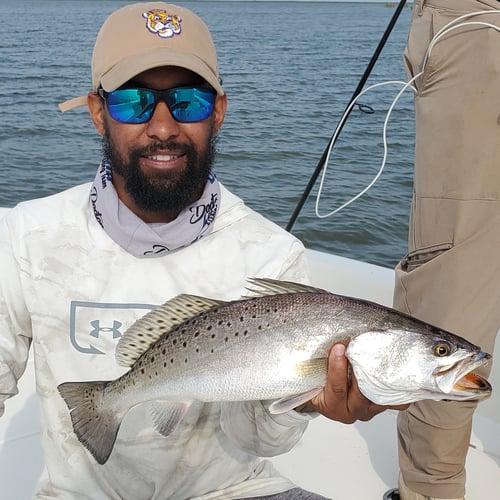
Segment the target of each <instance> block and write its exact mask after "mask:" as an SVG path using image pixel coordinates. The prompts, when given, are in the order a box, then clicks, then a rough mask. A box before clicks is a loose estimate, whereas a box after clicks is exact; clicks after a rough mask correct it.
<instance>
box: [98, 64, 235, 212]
mask: <svg viewBox="0 0 500 500" xmlns="http://www.w3.org/2000/svg"><path fill="white" fill-rule="evenodd" d="M200 83H201V82H200V79H199V77H198V76H197V75H195V74H194V73H192V72H190V71H187V70H184V69H181V68H173V67H162V68H156V69H152V70H149V71H146V72H144V73H141V74H139V75H138V76H137V77H135V78H134V79H133V80H132V81H131V82H129V84H130V85H133V86H136V87H145V88H151V89H157V90H164V89H170V88H174V87H180V86H185V85H192V84H200ZM95 99H98V100H99V101H100V102H97V101H95ZM91 101H93V104H92V105H91V106H90V110H91V115H92V117H93V120H94V123H95V125H96V128H97V129H98V131H99V132H100V133H101V134H102V136H103V149H104V155H105V157H106V158H107V159H108V160H109V161H110V163H111V167H112V170H113V184H114V186H115V189H116V191H117V193H118V196H119V198H120V199H121V200H122V201H123V202H124V203H125V204H126V205H127V206H128V208H130V209H131V210H132V211H133V212H134V213H136V215H138V216H139V217H141V218H142V219H143V220H145V221H146V222H169V221H171V220H173V219H174V218H175V217H177V215H178V214H179V212H180V211H181V210H182V209H183V208H185V207H186V206H187V205H189V204H190V203H192V202H194V201H196V200H197V199H198V198H199V197H200V196H201V194H202V192H203V189H204V187H205V184H206V181H207V178H208V173H209V171H210V168H211V166H212V163H213V159H214V154H215V136H216V134H217V132H218V130H219V128H220V126H221V125H222V121H223V118H224V112H225V104H226V101H225V96H224V97H220V96H217V100H216V103H215V109H214V112H213V113H212V115H211V116H210V117H208V118H207V119H205V120H203V121H200V122H195V123H180V122H177V121H176V120H175V119H174V118H173V117H172V115H171V113H170V111H169V110H168V107H167V105H166V104H165V102H163V101H160V102H158V104H157V106H156V109H155V111H154V113H153V115H152V117H151V119H150V120H149V121H148V122H146V123H141V124H129V123H120V122H118V121H116V120H114V119H113V118H111V116H110V115H109V113H108V111H107V109H106V107H105V106H104V102H103V101H102V99H101V98H99V97H98V96H95V97H93V98H91Z"/></svg>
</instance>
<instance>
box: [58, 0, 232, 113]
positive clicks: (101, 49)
mask: <svg viewBox="0 0 500 500" xmlns="http://www.w3.org/2000/svg"><path fill="white" fill-rule="evenodd" d="M159 66H178V67H181V68H186V69H188V70H190V71H193V72H194V73H196V74H198V75H200V76H201V77H202V78H203V79H204V80H205V81H207V82H208V83H209V84H210V85H211V86H212V87H213V88H214V89H215V90H216V91H217V93H218V94H220V95H224V89H223V88H222V86H221V83H220V78H219V73H218V69H217V53H216V51H215V46H214V43H213V40H212V36H211V35H210V32H209V31H208V28H207V26H206V24H205V23H204V22H203V21H202V20H201V19H200V18H199V17H198V16H197V15H196V14H194V13H193V12H191V11H190V10H188V9H186V8H183V7H178V6H177V5H172V4H167V3H164V2H146V3H136V4H132V5H127V6H126V7H122V8H121V9H118V10H117V11H115V12H114V13H113V14H111V15H110V16H109V17H108V18H107V19H106V21H105V22H104V24H103V25H102V27H101V29H100V31H99V34H98V35H97V39H96V42H95V45H94V51H93V54H92V88H93V90H94V91H97V89H99V87H102V88H103V89H104V90H106V91H107V92H111V91H112V90H116V89H117V88H118V87H120V86H121V85H123V84H124V83H126V82H127V81H129V80H130V79H131V78H133V77H134V76H136V75H138V74H139V73H142V72H143V71H146V70H148V69H152V68H157V67H159ZM86 104H87V96H82V97H76V98H75V99H70V100H69V101H66V102H63V103H61V104H59V108H60V109H61V111H68V110H69V109H73V108H76V107H77V106H84V105H86Z"/></svg>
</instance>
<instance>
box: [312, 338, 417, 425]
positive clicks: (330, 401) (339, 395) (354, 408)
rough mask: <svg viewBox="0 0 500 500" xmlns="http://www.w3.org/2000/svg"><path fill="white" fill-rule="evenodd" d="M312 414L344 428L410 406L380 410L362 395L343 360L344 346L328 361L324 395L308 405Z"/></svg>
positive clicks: (344, 358)
mask: <svg viewBox="0 0 500 500" xmlns="http://www.w3.org/2000/svg"><path fill="white" fill-rule="evenodd" d="M309 405H310V406H311V407H313V408H314V410H315V411H317V412H319V413H321V414H322V415H324V416H325V417H328V418H330V419H332V420H337V421H338V422H343V423H344V424H352V423H353V422H356V420H362V421H368V420H371V419H372V418H373V417H374V416H375V415H378V414H379V413H381V412H383V411H384V410H387V409H393V410H404V409H406V408H408V406H409V405H398V406H381V405H376V404H374V403H372V402H371V401H369V400H368V399H367V398H366V397H365V396H363V394H361V392H360V390H359V388H358V383H357V381H356V378H355V377H354V374H353V373H352V372H350V369H349V361H348V360H347V358H346V357H345V346H344V345H343V344H335V345H334V346H333V347H332V349H331V351H330V356H329V359H328V375H327V380H326V385H325V388H324V389H323V391H321V392H320V393H319V394H318V395H317V396H315V397H314V398H313V399H311V401H310V402H309Z"/></svg>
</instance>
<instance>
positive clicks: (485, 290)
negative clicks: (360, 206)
mask: <svg viewBox="0 0 500 500" xmlns="http://www.w3.org/2000/svg"><path fill="white" fill-rule="evenodd" d="M499 6H500V4H499V3H498V1H497V0H481V1H476V0H454V1H453V2H450V1H449V0H432V2H427V1H424V0H419V1H418V2H416V3H415V5H414V12H413V18H412V21H411V26H410V33H409V38H408V44H407V48H406V52H405V59H406V64H407V69H408V72H409V75H410V76H411V77H415V76H417V75H419V74H420V76H419V77H418V78H417V79H416V81H415V84H416V87H417V94H416V97H415V110H416V150H415V176H414V195H413V203H412V210H411V217H410V230H409V235H410V237H409V253H408V255H407V256H406V257H405V258H404V259H402V261H401V262H400V263H399V265H398V267H397V269H396V274H397V279H396V289H395V296H394V304H395V307H396V308H398V309H400V310H402V311H404V312H407V313H409V314H411V315H413V316H416V317H418V318H420V319H423V320H424V321H427V322H429V323H432V324H435V325H438V326H440V327H441V328H444V329H447V330H450V331H453V332H456V333H458V334H460V335H462V336H463V337H465V338H467V339H468V340H470V341H472V342H473V343H475V344H477V345H480V346H481V347H482V348H483V349H484V350H485V351H488V352H493V345H494V342H495V337H496V335H497V331H498V329H499V327H500V313H499V308H498V298H499V295H500V287H499V282H498V276H500V259H499V258H498V248H499V246H500V233H499V231H498V228H499V226H500V170H499V169H498V158H499V157H500V127H499V123H500V119H499V117H500V94H499V92H498V88H499V83H500V65H499V64H498V61H499V59H498V57H499V56H498V54H499V48H500V32H499V31H500V28H499V27H500V13H499V11H498V8H499ZM480 12H482V13H481V14H479V13H480ZM470 13H475V14H474V15H473V16H469V17H465V18H461V19H460V17H461V16H463V15H466V14H470ZM450 22H452V24H448V23H450ZM463 23H472V24H469V25H468V26H465V25H462V26H461V27H459V26H458V25H459V24H463ZM488 25H493V26H488ZM445 26H447V29H448V28H449V29H450V30H449V31H448V32H447V33H444V32H443V33H442V34H439V30H441V29H443V28H444V27H445ZM436 35H437V36H438V38H437V39H434V40H432V39H433V38H434V37H435V36H436ZM483 375H487V373H486V372H483ZM475 406H476V405H475V403H473V402H446V401H442V402H434V401H421V402H418V403H414V404H412V405H411V406H410V408H409V409H408V410H407V411H406V412H403V413H401V414H400V415H399V419H398V437H399V462H400V469H401V477H400V485H399V490H400V491H399V492H400V496H401V498H402V499H403V500H425V499H463V498H464V494H465V460H466V455H467V449H468V445H469V438H470V433H471V426H472V415H473V412H474V409H475Z"/></svg>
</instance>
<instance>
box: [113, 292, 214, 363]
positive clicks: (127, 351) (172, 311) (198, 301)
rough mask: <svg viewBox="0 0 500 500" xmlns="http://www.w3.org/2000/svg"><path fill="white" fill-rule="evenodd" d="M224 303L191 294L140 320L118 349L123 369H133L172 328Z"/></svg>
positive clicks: (129, 330)
mask: <svg viewBox="0 0 500 500" xmlns="http://www.w3.org/2000/svg"><path fill="white" fill-rule="evenodd" d="M223 303H224V302H222V301H220V300H214V299H207V298H205V297H199V296H197V295H187V294H182V295H178V296H177V297H175V298H173V299H172V300H169V301H168V302H165V304H163V305H161V306H160V307H158V308H157V309H153V310H152V311H150V312H148V313H147V314H145V315H144V316H142V318H139V319H138V320H137V321H136V322H135V323H134V324H133V325H132V326H130V328H128V330H127V331H126V332H125V333H124V334H123V337H122V338H121V339H120V340H119V341H118V345H117V346H116V353H115V357H116V362H117V363H118V364H119V365H120V366H132V365H133V364H134V362H135V361H136V360H137V359H138V358H139V357H140V356H141V355H142V354H144V352H146V351H147V350H148V348H149V346H150V345H151V344H153V343H154V342H156V341H157V340H158V339H159V338H160V337H161V336H162V335H164V334H165V333H167V332H169V331H170V330H172V328H174V327H175V326H177V325H180V324H181V323H183V322H184V321H186V320H188V319H189V318H192V317H193V316H196V315H198V314H200V313H202V312H205V311H208V310H209V309H212V307H215V306H217V305H220V304H223Z"/></svg>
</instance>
